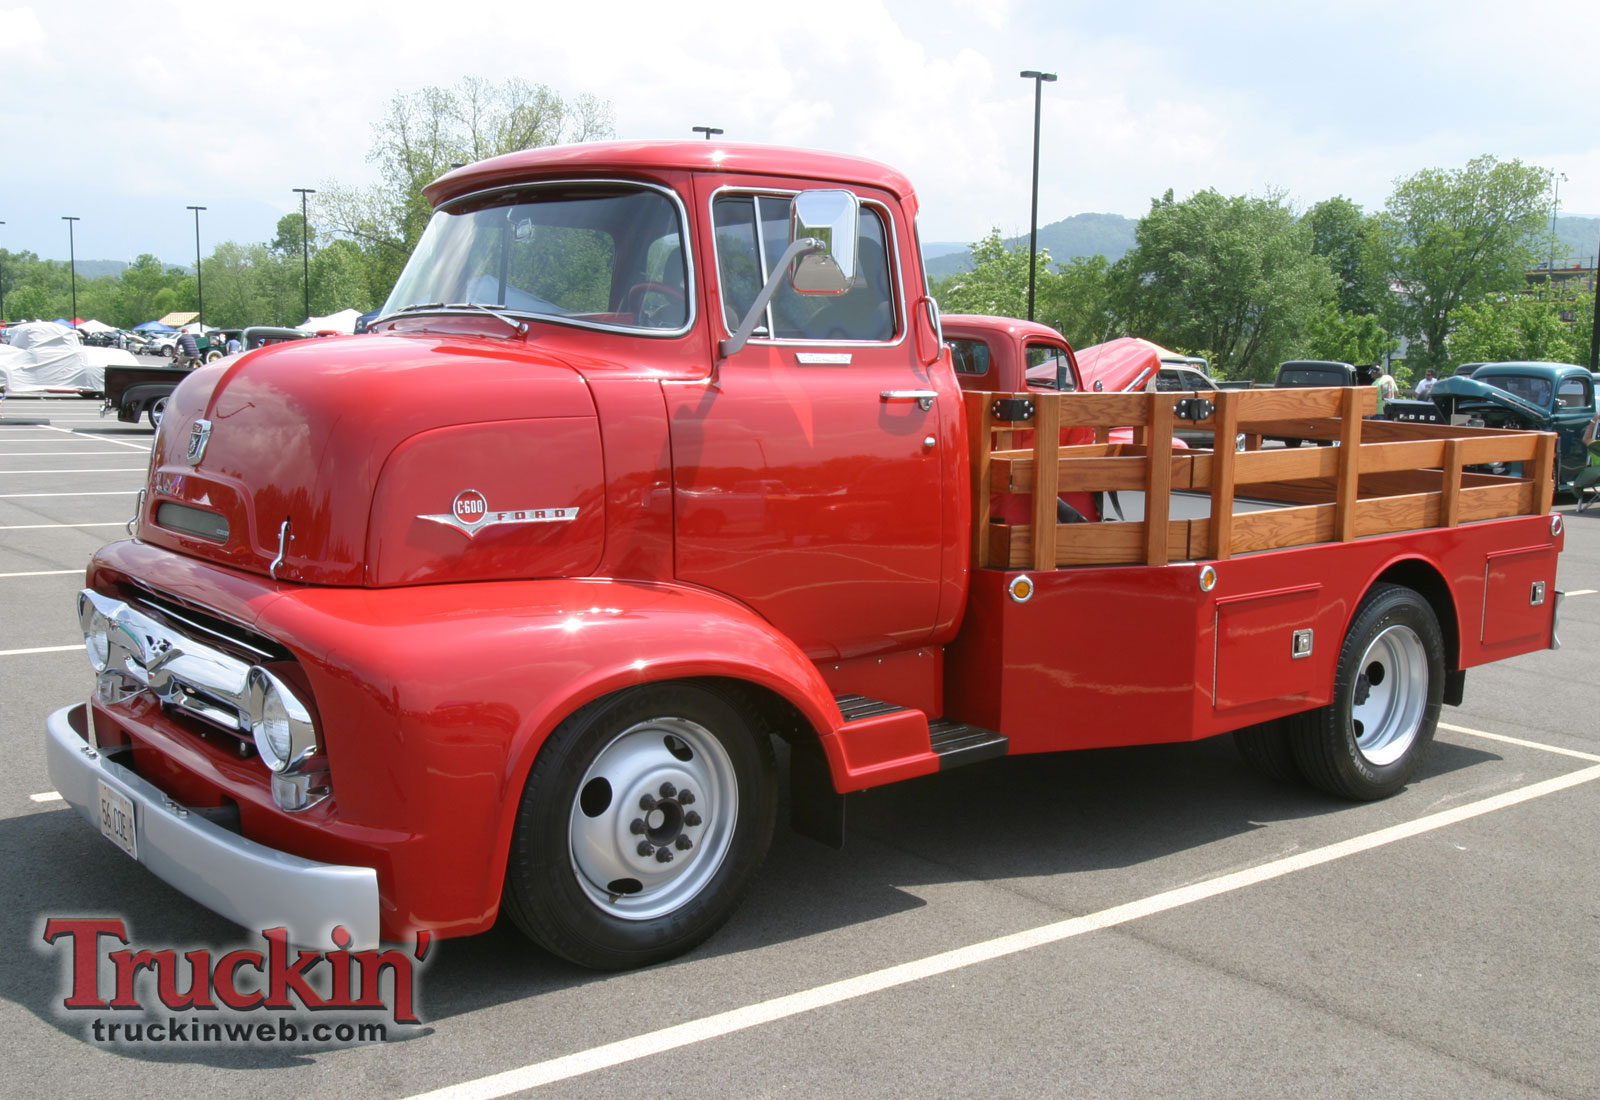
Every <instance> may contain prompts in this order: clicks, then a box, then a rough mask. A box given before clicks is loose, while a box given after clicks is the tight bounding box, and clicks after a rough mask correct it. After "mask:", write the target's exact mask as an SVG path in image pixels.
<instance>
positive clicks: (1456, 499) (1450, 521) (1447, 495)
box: [1401, 439, 1461, 527]
mask: <svg viewBox="0 0 1600 1100" xmlns="http://www.w3.org/2000/svg"><path fill="white" fill-rule="evenodd" d="M1401 445H1402V446H1405V444H1401ZM1443 447H1444V470H1443V471H1442V472H1443V475H1444V487H1443V492H1442V493H1441V494H1440V497H1439V523H1440V525H1441V526H1443V527H1456V526H1459V525H1460V523H1461V441H1460V440H1459V439H1447V440H1445V441H1444V443H1443Z"/></svg>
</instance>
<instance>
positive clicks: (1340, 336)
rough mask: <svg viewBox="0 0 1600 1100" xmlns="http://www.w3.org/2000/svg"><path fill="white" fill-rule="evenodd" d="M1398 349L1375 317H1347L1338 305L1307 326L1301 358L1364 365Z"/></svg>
mask: <svg viewBox="0 0 1600 1100" xmlns="http://www.w3.org/2000/svg"><path fill="white" fill-rule="evenodd" d="M1399 345H1400V342H1399V341H1398V340H1396V339H1394V338H1393V337H1391V336H1390V335H1389V334H1388V333H1387V332H1385V331H1384V329H1383V326H1382V325H1381V324H1380V323H1379V322H1378V318H1377V316H1376V315H1374V314H1371V313H1345V312H1344V311H1342V310H1341V309H1340V308H1339V306H1338V304H1337V303H1335V302H1329V303H1328V304H1327V305H1326V306H1324V307H1323V310H1322V313H1321V314H1320V315H1318V316H1316V317H1314V318H1312V319H1311V321H1310V323H1309V324H1308V325H1307V326H1306V335H1305V340H1304V342H1303V343H1302V344H1301V345H1300V349H1301V350H1300V352H1299V356H1298V357H1299V358H1302V359H1332V360H1335V361H1337V362H1342V363H1356V364H1363V365H1364V364H1367V363H1377V362H1380V361H1381V360H1382V359H1383V358H1384V357H1385V356H1386V355H1388V354H1389V353H1390V352H1392V351H1394V350H1395V348H1397V347H1399Z"/></svg>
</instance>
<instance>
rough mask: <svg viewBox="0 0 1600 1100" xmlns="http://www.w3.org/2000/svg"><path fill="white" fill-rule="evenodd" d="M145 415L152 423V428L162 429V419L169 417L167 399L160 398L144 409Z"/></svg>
mask: <svg viewBox="0 0 1600 1100" xmlns="http://www.w3.org/2000/svg"><path fill="white" fill-rule="evenodd" d="M144 415H145V416H146V417H147V418H148V419H149V421H150V427H152V428H159V427H161V418H162V417H163V416H165V415H167V399H166V398H165V397H158V398H156V399H155V400H154V401H152V402H150V404H148V405H146V406H145V407H144Z"/></svg>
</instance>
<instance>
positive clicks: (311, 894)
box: [45, 704, 379, 951]
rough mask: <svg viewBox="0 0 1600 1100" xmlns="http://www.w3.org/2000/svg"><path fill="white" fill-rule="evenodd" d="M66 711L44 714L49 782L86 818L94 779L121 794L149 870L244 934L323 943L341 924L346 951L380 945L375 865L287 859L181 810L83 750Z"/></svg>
mask: <svg viewBox="0 0 1600 1100" xmlns="http://www.w3.org/2000/svg"><path fill="white" fill-rule="evenodd" d="M78 705H79V706H82V705H83V704H78ZM73 709H74V708H73V707H63V708H62V709H60V710H58V711H56V712H55V713H54V714H52V715H50V717H49V718H47V719H46V720H45V729H46V739H45V756H46V759H47V763H48V766H49V770H50V782H51V784H52V785H53V786H54V787H55V789H56V790H57V791H59V792H60V793H61V797H62V798H64V799H65V800H66V801H67V802H68V803H69V804H70V805H71V806H72V807H73V808H74V809H76V810H77V811H78V813H80V814H82V815H83V817H84V818H85V819H87V820H88V821H89V823H90V824H91V825H95V824H96V823H97V822H98V820H99V795H98V784H100V783H104V784H106V786H108V787H110V788H111V789H112V790H114V791H116V792H118V793H119V794H121V795H123V796H124V797H126V798H128V799H129V800H130V801H131V802H132V803H133V806H134V809H133V818H134V830H135V835H136V836H137V837H138V851H139V862H140V863H142V864H144V866H145V867H146V868H148V869H149V870H150V872H151V873H153V874H154V875H156V877H158V878H160V879H162V880H164V881H165V882H167V883H169V884H170V885H172V886H174V887H176V888H177V889H178V890H181V891H182V892H183V893H185V894H187V895H189V897H191V898H193V899H194V900H195V901H197V902H199V903H200V904H201V905H204V906H206V907H207V908H208V909H211V910H213V911H214V912H217V913H220V914H221V915H222V916H224V917H226V918H228V919H229V920H231V921H233V922H234V923H236V924H239V925H242V926H244V927H245V928H248V929H250V930H252V931H256V932H260V931H263V930H265V929H268V928H277V927H279V926H283V927H285V928H287V929H288V930H289V940H290V942H292V943H295V944H299V945H301V946H306V947H323V948H326V947H328V946H329V945H330V944H331V943H332V942H333V941H332V938H331V935H332V932H333V928H334V926H335V925H343V926H344V927H345V928H346V929H348V930H349V932H350V934H351V936H352V937H353V939H354V942H353V943H352V944H351V945H350V946H351V948H352V949H353V950H358V951H359V950H365V949H366V948H370V947H377V946H378V929H379V923H378V911H379V910H378V906H379V901H378V873H377V872H376V871H375V870H373V869H372V868H371V867H348V866H342V865H339V864H333V863H318V862H316V861H314V860H309V859H303V858H301V857H300V856H293V855H290V854H288V853H287V852H280V851H278V850H277V849H275V848H268V847H267V846H266V845H263V844H257V843H256V842H255V841H253V840H248V839H246V838H245V837H242V836H240V835H239V834H237V833H232V832H229V831H228V830H227V829H224V828H223V827H222V826H220V825H218V824H216V823H215V822H212V821H208V820H206V818H204V817H202V816H201V815H200V814H197V813H189V812H188V811H187V810H186V809H185V808H184V807H182V806H179V805H177V804H176V803H175V802H173V800H172V799H170V798H168V797H167V795H166V794H164V793H163V792H162V791H161V790H159V789H158V788H156V787H154V786H152V785H151V784H150V783H148V782H146V781H145V780H143V779H141V778H140V777H139V776H138V775H136V774H135V773H134V772H132V771H130V770H129V769H127V768H125V767H123V766H122V765H120V764H118V763H116V762H114V761H112V760H109V759H107V758H106V756H105V755H104V754H103V753H99V752H96V751H95V750H94V749H92V748H90V747H89V746H88V745H87V744H86V743H85V742H84V740H83V738H82V737H80V736H79V735H78V732H77V731H76V730H75V729H73V727H72V724H71V720H70V717H69V716H70V714H71V712H72V710H73Z"/></svg>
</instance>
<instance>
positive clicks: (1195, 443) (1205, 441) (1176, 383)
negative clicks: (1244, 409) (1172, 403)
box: [1156, 359, 1244, 451]
mask: <svg viewBox="0 0 1600 1100" xmlns="http://www.w3.org/2000/svg"><path fill="white" fill-rule="evenodd" d="M1200 361H1201V362H1202V363H1203V362H1205V360H1203V359H1202V360H1200ZM1168 362H1169V365H1167V366H1163V367H1162V368H1161V370H1160V371H1159V372H1157V374H1156V389H1157V390H1159V391H1161V392H1165V393H1195V394H1200V395H1202V396H1203V395H1205V394H1207V393H1215V392H1216V391H1217V384H1216V383H1215V382H1213V381H1212V380H1211V379H1210V378H1209V377H1208V376H1207V375H1206V374H1205V373H1204V372H1202V371H1201V370H1199V369H1198V368H1196V367H1189V366H1172V365H1170V361H1168ZM1179 423H1180V424H1181V423H1186V422H1185V421H1180V422H1179ZM1172 434H1173V435H1174V436H1175V437H1176V438H1178V439H1181V440H1183V441H1184V442H1185V443H1187V444H1189V446H1191V447H1205V448H1207V449H1208V450H1209V449H1214V448H1215V446H1216V436H1215V434H1214V433H1213V432H1212V431H1211V429H1210V428H1186V427H1179V428H1176V429H1174V430H1173V433H1172ZM1233 449H1234V450H1236V451H1242V450H1244V433H1243V432H1240V433H1239V434H1238V435H1236V436H1235V437H1234V440H1233Z"/></svg>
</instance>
